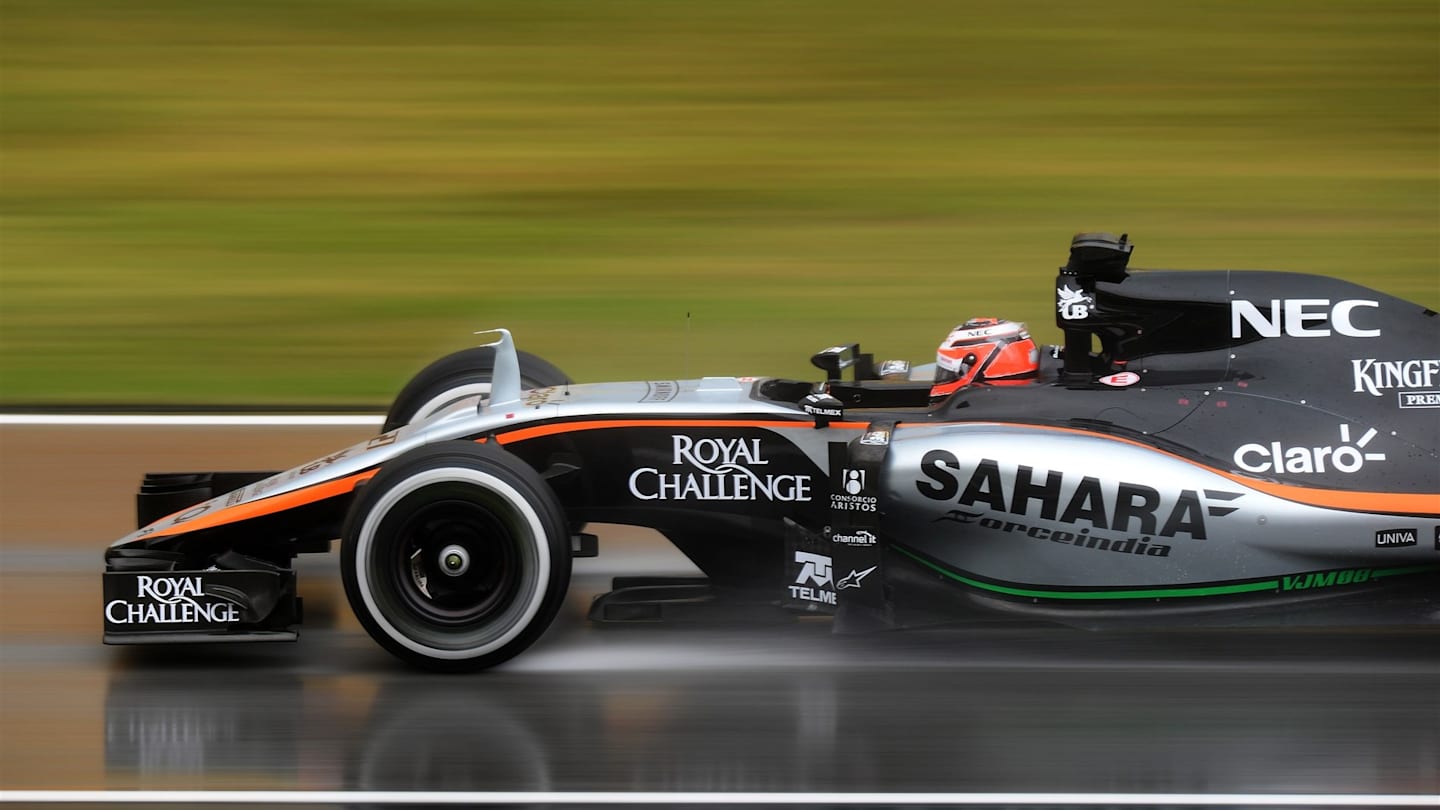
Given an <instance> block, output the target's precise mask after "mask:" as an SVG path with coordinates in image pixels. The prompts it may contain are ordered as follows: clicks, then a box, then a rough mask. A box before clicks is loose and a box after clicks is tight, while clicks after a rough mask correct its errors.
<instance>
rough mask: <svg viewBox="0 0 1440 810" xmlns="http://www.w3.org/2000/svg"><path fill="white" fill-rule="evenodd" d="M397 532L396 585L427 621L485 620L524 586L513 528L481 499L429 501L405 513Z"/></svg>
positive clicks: (392, 576) (393, 570) (394, 555)
mask: <svg viewBox="0 0 1440 810" xmlns="http://www.w3.org/2000/svg"><path fill="white" fill-rule="evenodd" d="M396 531H397V534H398V538H397V539H398V542H396V543H395V544H394V548H393V553H392V555H391V561H390V562H391V565H390V579H391V583H390V585H391V588H393V589H394V591H395V593H397V594H399V595H400V596H401V598H403V599H404V600H405V602H406V604H407V605H408V607H409V609H410V610H412V611H414V612H415V613H416V614H417V615H419V616H422V617H424V618H425V619H427V620H428V621H432V622H436V623H438V624H447V625H465V624H470V623H473V622H477V621H484V620H485V619H487V618H489V617H491V616H493V615H494V614H495V613H496V612H498V611H500V610H503V609H504V606H505V605H506V604H508V603H509V602H510V601H511V600H512V599H513V598H514V596H515V594H516V592H517V591H518V590H519V588H520V584H521V574H520V569H521V563H520V550H519V547H518V545H517V543H516V538H515V537H514V533H513V532H512V531H511V530H510V529H509V528H508V527H507V526H506V525H505V522H504V521H502V520H500V519H498V518H497V517H496V516H495V515H493V514H491V512H490V511H489V510H488V509H486V508H485V507H483V506H481V505H479V504H476V503H474V502H472V501H469V500H462V499H458V498H456V499H450V500H445V501H440V502H438V503H427V504H424V505H421V506H418V507H416V508H414V510H413V511H410V512H408V513H406V514H404V515H403V520H402V523H401V525H400V526H399V527H397V529H396ZM451 561H457V562H458V564H456V565H451V564H449V563H450V562H451Z"/></svg>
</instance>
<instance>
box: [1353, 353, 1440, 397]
mask: <svg viewBox="0 0 1440 810" xmlns="http://www.w3.org/2000/svg"><path fill="white" fill-rule="evenodd" d="M1350 369H1351V372H1352V373H1353V374H1354V377H1355V393H1357V394H1360V393H1365V394H1369V395H1370V396H1372V397H1378V396H1381V393H1380V392H1381V391H1385V390H1388V389H1404V388H1434V387H1435V386H1436V385H1440V360H1376V359H1374V358H1373V357H1372V358H1364V359H1361V360H1351V361H1350ZM1421 393H1437V392H1434V391H1429V392H1421Z"/></svg>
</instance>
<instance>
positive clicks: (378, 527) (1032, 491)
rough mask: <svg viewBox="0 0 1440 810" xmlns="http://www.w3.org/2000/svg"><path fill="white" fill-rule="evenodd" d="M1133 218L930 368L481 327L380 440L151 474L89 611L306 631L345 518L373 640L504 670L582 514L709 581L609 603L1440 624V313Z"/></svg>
mask: <svg viewBox="0 0 1440 810" xmlns="http://www.w3.org/2000/svg"><path fill="white" fill-rule="evenodd" d="M1131 248H1132V246H1131V244H1130V243H1129V241H1128V240H1127V239H1126V237H1124V236H1122V237H1120V238H1119V239H1116V238H1115V237H1112V236H1109V235H1106V234H1081V235H1079V236H1077V237H1076V238H1075V240H1074V241H1073V242H1072V245H1071V249H1070V260H1069V263H1068V264H1067V265H1066V266H1065V267H1063V268H1061V270H1060V273H1059V275H1058V277H1057V278H1056V283H1055V306H1056V324H1057V325H1058V326H1059V327H1060V328H1061V329H1062V330H1063V332H1064V336H1065V343H1064V346H1063V347H1052V348H1049V349H1045V350H1042V349H1040V348H1039V347H1036V346H1035V345H1034V344H1033V342H1031V341H1030V338H1029V335H1028V334H1027V333H1026V332H1025V331H1024V329H1023V327H1022V326H1021V325H1018V324H1013V323H1010V322H1006V321H1001V320H996V319H978V320H974V321H970V322H967V323H965V324H963V325H961V326H960V327H957V328H956V330H955V331H954V332H952V333H951V334H950V335H949V336H948V337H947V338H946V341H945V343H943V344H941V347H940V351H939V353H938V357H937V363H936V366H935V368H934V371H933V373H932V374H928V375H927V374H924V373H916V372H915V371H914V370H907V367H906V365H905V364H903V363H894V362H890V363H884V364H877V363H875V362H874V360H873V358H872V357H871V356H870V355H868V354H865V353H862V352H861V351H860V349H859V346H858V345H846V346H837V347H834V348H831V349H827V350H825V351H822V352H820V353H819V354H817V355H816V356H815V358H814V362H815V364H816V365H817V366H819V367H820V368H821V369H823V370H824V371H825V377H826V379H825V380H824V381H821V382H818V383H812V382H809V381H803V380H790V379H776V378H749V377H739V378H735V377H723V378H716V377H707V378H704V379H700V380H651V381H647V382H626V383H601V384H592V385H577V384H571V383H570V382H569V381H568V380H567V379H566V378H565V376H564V375H563V374H562V373H561V372H560V371H559V370H558V369H556V368H555V367H553V366H551V365H549V364H548V363H545V362H544V361H542V360H540V359H539V358H536V357H534V356H532V355H527V354H524V353H522V352H517V351H516V350H515V349H514V347H513V345H512V342H511V338H510V335H509V333H508V332H505V331H504V330H496V332H497V333H498V334H499V339H498V340H497V341H495V342H494V343H491V344H490V345H489V346H487V347H482V348H480V349H474V350H469V351H467V352H462V353H460V354H457V355H453V356H451V357H449V358H445V359H443V360H441V361H439V362H437V363H436V364H434V365H432V366H431V367H430V368H428V369H426V370H425V371H424V372H422V373H421V375H420V376H419V377H417V378H416V379H415V380H414V381H413V382H412V383H411V384H410V385H409V386H408V387H407V388H406V390H405V391H404V392H402V394H401V396H400V397H399V398H398V399H397V400H396V402H395V405H394V407H393V408H392V409H391V412H390V414H389V417H388V419H387V424H386V425H385V431H384V432H383V433H381V434H380V435H378V436H376V437H374V438H372V439H370V440H369V441H367V442H364V443H362V444H359V445H356V446H354V447H348V448H345V449H341V450H338V451H337V452H335V453H333V454H331V455H328V456H325V457H324V458H319V459H316V460H314V461H310V462H307V463H305V464H302V465H300V466H298V467H295V468H294V469H291V470H288V471H285V472H281V473H275V474H258V473H250V474H245V473H223V472H215V473H189V474H176V473H170V474H158V475H155V474H152V475H150V476H147V478H146V480H145V482H144V484H143V486H142V489H141V493H140V497H139V505H140V513H141V515H140V517H141V524H142V526H143V528H141V529H140V530H139V531H136V532H135V533H133V534H130V535H128V536H126V537H124V538H122V539H121V540H119V541H117V542H115V543H114V544H113V545H111V546H110V548H109V549H108V550H107V552H106V554H105V560H106V573H105V576H104V590H105V599H104V622H105V641H106V642H107V643H151V642H212V641H231V640H234V641H250V640H267V639H273V640H289V639H294V638H295V637H296V626H297V625H298V623H299V600H298V598H297V595H296V581H295V573H294V571H293V570H292V568H291V562H292V561H293V560H294V558H295V556H296V555H297V554H301V553H307V552H321V551H326V550H328V549H329V548H330V545H331V542H332V541H333V540H334V539H335V538H339V539H340V541H341V547H340V548H341V555H340V556H341V566H342V575H343V579H344V584H345V591H346V594H347V595H348V597H349V601H350V604H351V607H352V608H353V609H354V611H355V613H356V615H357V616H358V617H359V619H360V621H361V623H362V624H363V625H364V626H365V628H366V630H367V631H368V632H369V633H370V635H371V636H373V637H374V639H375V640H376V641H377V642H379V643H380V644H381V645H382V646H384V647H385V648H386V649H388V650H389V651H391V652H392V653H394V654H395V655H397V656H399V657H401V658H403V659H405V660H407V661H410V662H413V663H415V664H419V665H422V666H426V667H430V668H434V669H443V670H465V669H478V668H482V667H487V666H491V665H494V664H497V663H499V662H502V661H504V660H506V659H508V658H510V657H512V656H514V655H516V654H517V653H519V652H521V651H522V650H524V649H525V648H526V647H527V646H528V645H529V644H531V643H532V642H533V641H534V640H535V639H536V638H537V637H538V636H539V635H540V634H541V632H543V631H544V630H545V628H546V626H547V625H548V624H549V623H550V621H551V619H552V618H553V617H554V616H555V614H556V611H557V610H558V608H559V605H560V604H561V601H562V599H563V597H564V596H565V592H566V589H567V587H568V585H569V581H570V572H571V559H572V558H573V557H577V556H590V555H594V554H596V553H597V541H596V538H595V536H594V535H591V534H588V533H586V532H585V531H584V529H585V526H586V524H587V523H589V522H604V523H621V524H632V525H638V526H646V527H651V528H654V529H657V530H658V531H659V532H661V533H662V534H663V535H664V536H665V537H666V538H668V539H669V540H670V541H671V542H673V543H674V544H675V545H676V546H677V547H678V548H679V549H680V550H681V551H682V552H684V553H685V555H687V556H688V557H689V558H690V559H691V560H692V561H693V562H694V563H695V565H696V566H697V567H698V568H699V569H700V570H701V571H702V572H703V573H704V575H705V577H704V578H703V579H686V580H678V579H661V578H645V577H628V578H620V579H617V580H616V582H615V583H614V584H615V590H613V591H612V592H610V593H608V594H605V595H603V596H600V597H597V598H596V600H595V602H594V604H593V606H592V609H591V614H590V615H591V618H592V620H596V621H636V620H657V619H665V618H670V617H676V616H684V615H685V614H686V612H687V611H691V610H697V609H699V606H709V607H711V608H715V607H717V606H719V608H720V609H722V610H723V609H724V606H726V605H736V606H752V607H753V606H755V605H763V606H765V608H766V609H768V610H771V611H774V612H777V613H780V612H786V613H793V614H816V613H819V614H833V615H834V617H835V619H834V621H835V625H836V628H837V630H842V631H852V630H857V629H858V630H868V629H872V628H883V627H895V626H912V625H915V624H918V623H921V622H933V621H937V620H942V619H944V620H965V619H967V618H976V617H981V618H986V619H987V620H989V619H994V618H996V617H1010V618H1016V619H1022V620H1026V621H1034V620H1044V621H1053V622H1059V623H1064V624H1069V625H1075V626H1080V627H1111V626H1118V625H1127V624H1143V625H1146V626H1198V625H1207V626H1208V625H1247V624H1256V623H1260V624H1285V625H1293V624H1356V623H1364V624H1391V623H1402V622H1403V623H1422V624H1430V625H1435V624H1440V418H1437V417H1440V410H1437V409H1440V359H1437V349H1440V319H1437V316H1436V313H1435V312H1434V311H1431V310H1429V309H1426V308H1425V307H1423V306H1420V305H1418V304H1413V303H1408V302H1406V301H1403V300H1400V299H1397V298H1393V297H1391V296H1388V295H1384V294H1382V293H1379V292H1376V291H1373V290H1369V289H1366V288H1364V287H1360V286H1357V285H1355V284H1351V283H1348V282H1344V281H1339V280H1336V279H1329V278H1320V277H1313V276H1306V275H1299V274H1292V273H1275V272H1237V271H1190V272H1175V271H1145V270H1140V271H1132V270H1127V264H1128V259H1129V256H1130V253H1131Z"/></svg>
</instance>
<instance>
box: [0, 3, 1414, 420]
mask: <svg viewBox="0 0 1440 810" xmlns="http://www.w3.org/2000/svg"><path fill="white" fill-rule="evenodd" d="M0 206H3V208H0V214H3V220H0V404H6V405H18V404H25V403H42V402H43V403H63V402H96V403H100V402H103V403H176V402H182V403H206V402H219V403H256V404H265V403H282V402H283V403H305V402H313V403H334V404H369V403H374V404H375V405H376V407H377V409H379V408H381V407H383V405H384V404H385V403H386V402H387V401H388V400H389V398H390V397H391V396H392V395H393V393H394V392H395V391H396V390H397V389H398V387H399V386H400V385H401V384H402V383H403V382H404V381H405V379H406V378H407V377H408V376H409V375H410V374H412V373H413V372H414V371H416V370H417V369H418V368H419V367H420V366H422V365H424V364H425V363H426V362H428V361H429V360H431V359H433V358H435V357H437V356H439V355H440V354H442V353H445V352H448V351H453V350H455V349H459V348H463V347H465V346H468V345H472V344H473V343H474V338H473V337H472V335H471V332H473V331H474V330H476V329H480V328H486V327H493V326H507V327H509V328H510V329H512V330H513V331H514V332H515V334H516V337H517V341H518V343H519V345H520V346H521V347H522V348H525V349H528V350H530V351H533V352H536V353H538V354H541V355H543V356H545V357H547V358H548V359H550V360H552V361H553V362H555V363H557V364H558V365H560V366H561V367H562V368H564V369H565V370H567V371H568V372H569V373H570V374H571V375H572V376H573V377H575V378H576V379H578V380H582V381H584V380H599V379H607V378H663V377H673V376H699V375H702V374H789V375H800V376H807V377H808V376H814V374H815V372H814V371H812V370H809V369H808V364H807V363H806V358H807V357H808V355H809V353H810V352H812V351H814V350H816V349H818V348H820V347H822V346H825V345H830V344H832V343H835V342H840V341H854V340H858V341H860V342H862V343H863V344H865V345H866V346H867V348H869V349H873V350H875V351H876V352H877V353H878V354H879V355H881V356H886V357H890V356H894V357H908V358H910V359H913V360H917V361H918V360H923V359H925V358H926V357H933V350H934V346H935V344H936V343H937V342H938V340H939V339H940V338H941V337H942V336H943V335H944V334H945V332H946V331H947V330H948V329H949V327H950V326H952V325H953V324H954V323H956V322H957V321H959V320H963V319H964V318H966V317H968V316H972V315H998V316H1004V317H1011V318H1017V319H1024V320H1028V321H1029V322H1030V324H1031V327H1032V329H1033V331H1034V332H1035V334H1036V337H1037V339H1040V340H1042V341H1046V342H1054V341H1058V339H1059V333H1058V330H1056V329H1055V328H1054V326H1053V313H1052V311H1051V309H1052V307H1051V281H1052V279H1053V273H1054V270H1055V267H1057V266H1058V265H1059V264H1062V263H1063V262H1064V260H1065V257H1066V249H1067V246H1068V239H1069V237H1070V235H1071V234H1072V233H1074V232H1076V231H1081V230H1112V231H1115V232H1120V231H1127V232H1129V233H1130V234H1131V237H1132V239H1133V240H1134V241H1135V242H1136V243H1137V245H1138V247H1137V250H1136V254H1135V258H1134V261H1133V264H1134V265H1138V266H1141V267H1184V268H1202V267H1204V268H1265V269H1290V270H1298V271H1304V272H1313V273H1324V274H1331V275H1337V276H1343V277H1346V278H1349V279H1352V280H1354V281H1357V282H1360V283H1362V284H1366V285H1369V286H1373V287H1376V288H1378V289H1381V290H1383V291H1386V292H1389V293H1392V294H1395V295H1400V296H1402V297H1406V298H1409V299H1411V300H1415V301H1418V302H1420V303H1423V304H1425V305H1427V306H1431V307H1437V308H1440V6H1437V4H1436V3H1435V2H1434V0H1418V1H1417V2H1404V1H1400V2H1393V1H1390V0H1349V2H1345V1H1343V0H1337V1H1336V2H1313V0H1304V1H1303V2H1302V1H1300V0H1295V1H1293V2H1286V1H1278V0H1277V1H1275V2H1250V0H1234V1H1233V2H1226V1H1223V0H1212V1H1201V2H1192V3H1183V4H1181V3H1153V2H1148V1H1147V0H1129V1H1127V0H1110V1H1107V2H1092V3H1073V2H1050V1H1049V0H1005V1H1004V2H998V1H997V2H912V1H911V0H901V1H899V2H894V1H892V2H886V3H874V2H869V1H868V0H867V1H866V2H849V0H823V2H820V1H818V0H817V1H816V2H783V3H777V2H772V0H754V1H750V0H726V2H720V3H700V2H660V1H656V2H643V1H639V0H634V1H632V0H614V1H612V0H605V1H603V2H599V1H597V0H557V1H556V2H536V1H535V0H515V1H514V2H469V1H468V0H466V1H463V2H462V1H461V0H454V1H453V2H452V1H447V0H405V1H404V2H401V1H400V0H276V1H275V2H265V1H263V0H251V1H250V2H243V3H242V2H224V3H206V2H199V3H197V2H188V1H183V0H174V1H173V2H165V1H164V0H132V1H131V2H123V3H116V2H111V1H110V0H73V1H68V0H67V1H66V2H56V1H55V0H3V2H0ZM687 313H689V314H690V322H689V324H688V327H687V317H686V316H687Z"/></svg>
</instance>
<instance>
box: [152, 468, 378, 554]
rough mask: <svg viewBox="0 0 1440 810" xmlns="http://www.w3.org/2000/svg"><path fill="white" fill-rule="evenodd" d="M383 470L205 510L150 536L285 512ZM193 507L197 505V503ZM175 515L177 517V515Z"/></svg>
mask: <svg viewBox="0 0 1440 810" xmlns="http://www.w3.org/2000/svg"><path fill="white" fill-rule="evenodd" d="M379 471H380V468H379V467H376V468H375V469H373V470H366V471H365V472H361V473H356V474H354V475H348V476H345V477H344V478H335V479H332V480H330V481H325V482H323V483H320V484H314V485H312V486H308V487H305V488H304V489H297V490H295V491H294V492H285V493H281V494H279V495H272V496H270V497H269V498H261V499H260V500H258V501H250V502H249V503H241V504H236V505H234V506H227V507H225V508H223V509H220V510H219V511H217V512H208V513H201V514H199V515H196V516H195V517H194V519H192V520H186V521H183V522H181V523H176V524H174V525H172V526H166V527H165V528H164V529H158V530H156V532H155V533H154V534H151V535H147V537H166V536H168V535H171V534H177V533H179V532H196V531H200V530H201V529H213V528H215V527H216V526H223V525H225V524H227V523H238V522H240V521H242V520H250V519H252V518H257V517H264V516H266V515H273V514H275V513H276V512H284V511H285V510H287V509H294V508H295V507H297V506H308V505H309V504H312V503H318V502H320V501H323V500H326V499H328V498H334V497H336V496H338V495H344V494H346V493H349V492H352V491H354V489H355V487H356V486H358V485H360V484H361V483H364V482H365V481H369V480H370V479H371V478H374V477H375V473H377V472H379ZM190 508H191V509H193V508H194V507H190ZM188 511H190V510H189V509H181V510H180V511H179V512H176V513H175V514H176V515H181V514H184V513H185V512H188ZM171 517H173V515H172V516H171ZM169 519H170V518H164V519H163V520H169Z"/></svg>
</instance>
